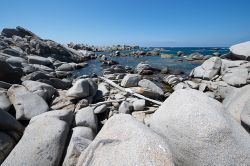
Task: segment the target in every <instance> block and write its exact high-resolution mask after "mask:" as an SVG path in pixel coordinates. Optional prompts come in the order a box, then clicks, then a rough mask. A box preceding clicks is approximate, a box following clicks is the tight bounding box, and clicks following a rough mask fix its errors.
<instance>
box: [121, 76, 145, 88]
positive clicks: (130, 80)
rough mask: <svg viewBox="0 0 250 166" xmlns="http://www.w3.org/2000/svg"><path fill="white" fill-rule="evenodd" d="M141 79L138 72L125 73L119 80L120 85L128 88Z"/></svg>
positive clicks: (136, 84)
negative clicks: (120, 80)
mask: <svg viewBox="0 0 250 166" xmlns="http://www.w3.org/2000/svg"><path fill="white" fill-rule="evenodd" d="M140 80H141V76H140V75H138V74H127V75H126V76H125V77H124V78H123V79H122V82H121V86H123V87H126V88H129V87H135V86H138V82H139V81H140Z"/></svg>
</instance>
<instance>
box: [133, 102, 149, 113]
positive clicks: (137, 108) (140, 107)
mask: <svg viewBox="0 0 250 166" xmlns="http://www.w3.org/2000/svg"><path fill="white" fill-rule="evenodd" d="M145 105H146V101H145V100H144V99H138V100H136V101H134V102H133V108H134V110H135V111H143V110H144V108H145Z"/></svg>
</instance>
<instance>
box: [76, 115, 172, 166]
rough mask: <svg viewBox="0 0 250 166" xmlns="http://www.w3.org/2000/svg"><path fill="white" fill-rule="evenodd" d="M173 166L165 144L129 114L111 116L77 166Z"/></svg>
mask: <svg viewBox="0 0 250 166" xmlns="http://www.w3.org/2000/svg"><path fill="white" fill-rule="evenodd" d="M84 165H92V166H94V165H96V166H100V165H101V166H117V165H119V166H120V165H137V166H144V165H148V166H151V165H157V166H173V165H174V163H173V159H172V155H171V152H170V151H169V148H168V145H167V144H166V142H165V141H164V139H162V138H161V137H160V136H159V135H157V134H156V133H154V132H153V131H152V130H150V129H149V128H148V127H147V126H145V125H143V124H141V123H140V122H138V121H137V120H135V119H134V118H133V117H132V116H130V115H125V114H120V115H115V116H113V117H111V118H110V119H109V120H108V121H107V122H106V123H105V125H104V126H103V128H102V129H101V131H100V132H99V133H98V135H97V136H96V138H95V139H94V141H93V142H92V143H91V144H90V145H89V147H88V148H87V149H86V150H85V151H84V152H83V153H82V154H81V156H80V158H79V161H78V163H77V166H84Z"/></svg>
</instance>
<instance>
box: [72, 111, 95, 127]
mask: <svg viewBox="0 0 250 166" xmlns="http://www.w3.org/2000/svg"><path fill="white" fill-rule="evenodd" d="M75 124H76V126H84V127H89V128H91V129H92V130H93V131H94V132H96V131H97V117H96V115H95V114H94V109H93V108H92V107H85V108H82V109H80V110H78V111H77V112H76V115H75Z"/></svg>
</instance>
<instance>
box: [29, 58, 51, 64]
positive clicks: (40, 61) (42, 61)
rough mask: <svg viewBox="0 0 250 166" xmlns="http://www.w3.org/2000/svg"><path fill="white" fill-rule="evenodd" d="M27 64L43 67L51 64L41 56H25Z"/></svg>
mask: <svg viewBox="0 0 250 166" xmlns="http://www.w3.org/2000/svg"><path fill="white" fill-rule="evenodd" d="M27 57H28V62H29V63H31V64H39V65H44V66H51V65H52V62H51V61H50V60H49V59H48V58H44V57H41V56H27Z"/></svg>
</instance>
